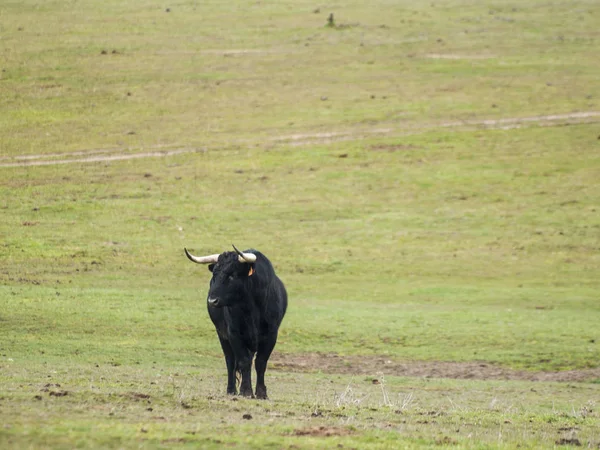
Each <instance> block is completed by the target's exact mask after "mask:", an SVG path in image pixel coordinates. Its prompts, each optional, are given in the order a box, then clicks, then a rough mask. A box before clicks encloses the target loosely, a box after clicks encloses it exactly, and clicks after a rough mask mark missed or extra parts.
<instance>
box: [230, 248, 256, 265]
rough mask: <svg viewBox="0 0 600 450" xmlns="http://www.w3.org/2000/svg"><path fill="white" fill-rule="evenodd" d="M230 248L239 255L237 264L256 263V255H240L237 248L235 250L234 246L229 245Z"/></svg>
mask: <svg viewBox="0 0 600 450" xmlns="http://www.w3.org/2000/svg"><path fill="white" fill-rule="evenodd" d="M231 246H232V247H233V249H234V250H235V252H236V253H237V254H238V255H239V258H238V260H239V262H241V263H253V262H256V255H255V254H254V253H242V252H240V251H239V250H238V249H237V248H235V245H233V244H231Z"/></svg>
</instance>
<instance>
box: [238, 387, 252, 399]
mask: <svg viewBox="0 0 600 450" xmlns="http://www.w3.org/2000/svg"><path fill="white" fill-rule="evenodd" d="M240 395H241V396H242V397H247V398H254V394H253V393H252V389H246V390H240Z"/></svg>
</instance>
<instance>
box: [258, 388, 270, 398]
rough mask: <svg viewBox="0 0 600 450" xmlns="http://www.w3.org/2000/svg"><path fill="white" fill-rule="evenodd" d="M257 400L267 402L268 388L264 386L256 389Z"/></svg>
mask: <svg viewBox="0 0 600 450" xmlns="http://www.w3.org/2000/svg"><path fill="white" fill-rule="evenodd" d="M256 398H258V399H260V400H267V399H268V398H269V397H267V388H266V387H264V386H262V387H257V388H256Z"/></svg>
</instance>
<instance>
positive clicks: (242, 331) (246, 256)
mask: <svg viewBox="0 0 600 450" xmlns="http://www.w3.org/2000/svg"><path fill="white" fill-rule="evenodd" d="M234 249H235V252H224V253H221V254H219V255H211V256H206V257H196V256H193V255H191V254H190V253H189V252H188V251H187V250H185V254H186V255H187V257H188V258H189V259H190V260H191V261H193V262H196V263H200V264H209V266H208V269H209V270H210V271H211V272H212V278H211V280H210V287H209V290H208V297H207V304H208V313H209V315H210V318H211V320H212V322H213V324H214V325H215V328H216V330H217V335H218V336H219V341H220V342H221V348H222V349H223V354H224V355H225V363H226V364H227V393H228V394H232V395H235V394H236V393H237V390H236V372H237V373H240V374H241V378H242V381H241V384H240V394H241V395H243V396H245V397H252V376H251V368H252V360H253V359H254V356H255V355H256V359H255V362H254V364H255V368H256V397H257V398H261V399H265V398H267V387H266V386H265V370H266V369H267V361H268V360H269V356H271V352H272V351H273V348H274V347H275V343H276V342H277V333H278V330H279V325H280V324H281V321H282V320H283V316H284V315H285V311H286V309H287V292H286V290H285V286H284V285H283V283H282V281H281V280H280V279H279V278H278V277H277V275H276V274H275V270H274V269H273V265H272V264H271V262H270V261H269V259H268V258H267V257H266V256H265V255H263V254H262V253H261V252H259V251H257V250H246V251H245V252H239V251H238V250H237V249H236V248H235V247H234Z"/></svg>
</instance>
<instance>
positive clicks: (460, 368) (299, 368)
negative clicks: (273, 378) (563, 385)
mask: <svg viewBox="0 0 600 450" xmlns="http://www.w3.org/2000/svg"><path fill="white" fill-rule="evenodd" d="M269 364H270V368H272V369H273V370H283V371H290V372H314V371H323V372H326V373H340V374H353V375H371V376H376V375H377V373H378V372H382V373H383V374H385V375H395V376H403V377H420V378H455V379H474V380H526V381H560V382H584V381H592V380H600V367H599V368H595V369H582V370H568V371H563V372H529V371H524V370H513V369H507V368H503V367H498V366H495V365H492V364H489V363H483V362H442V361H433V362H425V361H414V362H398V361H394V360H391V359H389V358H388V357H385V356H339V355H334V354H321V353H306V354H294V355H290V354H281V353H276V354H274V355H273V356H272V357H271V359H270V361H269Z"/></svg>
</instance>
